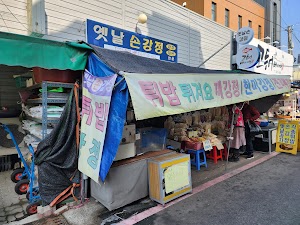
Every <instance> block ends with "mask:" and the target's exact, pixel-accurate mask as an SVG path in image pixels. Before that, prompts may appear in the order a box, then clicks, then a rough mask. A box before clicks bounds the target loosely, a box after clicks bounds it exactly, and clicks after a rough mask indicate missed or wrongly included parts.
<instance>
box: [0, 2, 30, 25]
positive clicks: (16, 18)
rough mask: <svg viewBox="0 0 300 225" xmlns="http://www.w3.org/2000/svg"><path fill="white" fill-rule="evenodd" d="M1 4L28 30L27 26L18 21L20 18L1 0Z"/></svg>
mask: <svg viewBox="0 0 300 225" xmlns="http://www.w3.org/2000/svg"><path fill="white" fill-rule="evenodd" d="M1 2H2V4H3V5H4V6H5V7H6V8H7V10H8V11H9V12H10V13H11V14H12V15H13V17H15V19H16V20H17V21H18V22H19V23H20V24H21V25H22V26H23V27H24V28H25V29H26V30H27V31H28V28H27V27H25V26H24V24H23V23H21V22H20V20H19V19H18V18H17V17H16V16H15V14H13V13H12V11H10V9H9V8H8V6H7V5H6V4H5V3H4V2H3V0H1Z"/></svg>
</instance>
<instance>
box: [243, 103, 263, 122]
mask: <svg viewBox="0 0 300 225" xmlns="http://www.w3.org/2000/svg"><path fill="white" fill-rule="evenodd" d="M242 113H243V118H244V122H245V123H246V122H247V121H248V120H252V121H254V120H256V119H258V118H259V116H260V113H259V112H258V111H257V109H256V108H254V107H253V106H251V105H249V104H247V103H245V105H244V107H243V109H242Z"/></svg>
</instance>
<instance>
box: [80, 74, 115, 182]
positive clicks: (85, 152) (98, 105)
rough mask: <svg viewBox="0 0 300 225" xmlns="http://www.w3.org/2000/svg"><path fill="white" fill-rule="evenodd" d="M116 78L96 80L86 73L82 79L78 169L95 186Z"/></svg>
mask: <svg viewBox="0 0 300 225" xmlns="http://www.w3.org/2000/svg"><path fill="white" fill-rule="evenodd" d="M116 78H117V75H116V74H115V75H112V76H108V77H96V76H93V75H92V74H91V73H89V72H88V71H87V70H86V71H85V72H84V76H83V89H82V120H81V134H80V148H79V160H78V169H79V170H80V171H81V172H82V173H84V174H85V175H87V176H88V177H90V178H92V179H93V180H94V181H95V182H97V183H98V182H99V170H100V163H101V158H102V151H103V144H104V138H105V133H106V125H107V118H108V113H109V106H110V100H111V95H112V90H113V87H114V84H115V81H116Z"/></svg>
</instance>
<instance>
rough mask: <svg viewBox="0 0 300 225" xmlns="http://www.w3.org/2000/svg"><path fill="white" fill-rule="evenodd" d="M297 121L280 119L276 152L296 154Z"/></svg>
mask: <svg viewBox="0 0 300 225" xmlns="http://www.w3.org/2000/svg"><path fill="white" fill-rule="evenodd" d="M298 130H299V122H298V121H285V120H280V121H279V123H278V129H277V140H276V152H285V153H291V154H294V155H296V154H297V147H298Z"/></svg>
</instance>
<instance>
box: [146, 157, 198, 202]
mask: <svg viewBox="0 0 300 225" xmlns="http://www.w3.org/2000/svg"><path fill="white" fill-rule="evenodd" d="M148 179H149V196H150V198H151V199H152V200H154V201H156V202H159V203H161V204H163V205H164V204H165V203H167V202H169V201H172V200H173V199H175V198H178V197H180V196H182V195H184V194H187V193H191V192H192V180H191V164H190V155H188V154H179V153H174V154H169V155H164V156H158V157H155V158H152V159H150V160H149V161H148Z"/></svg>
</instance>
